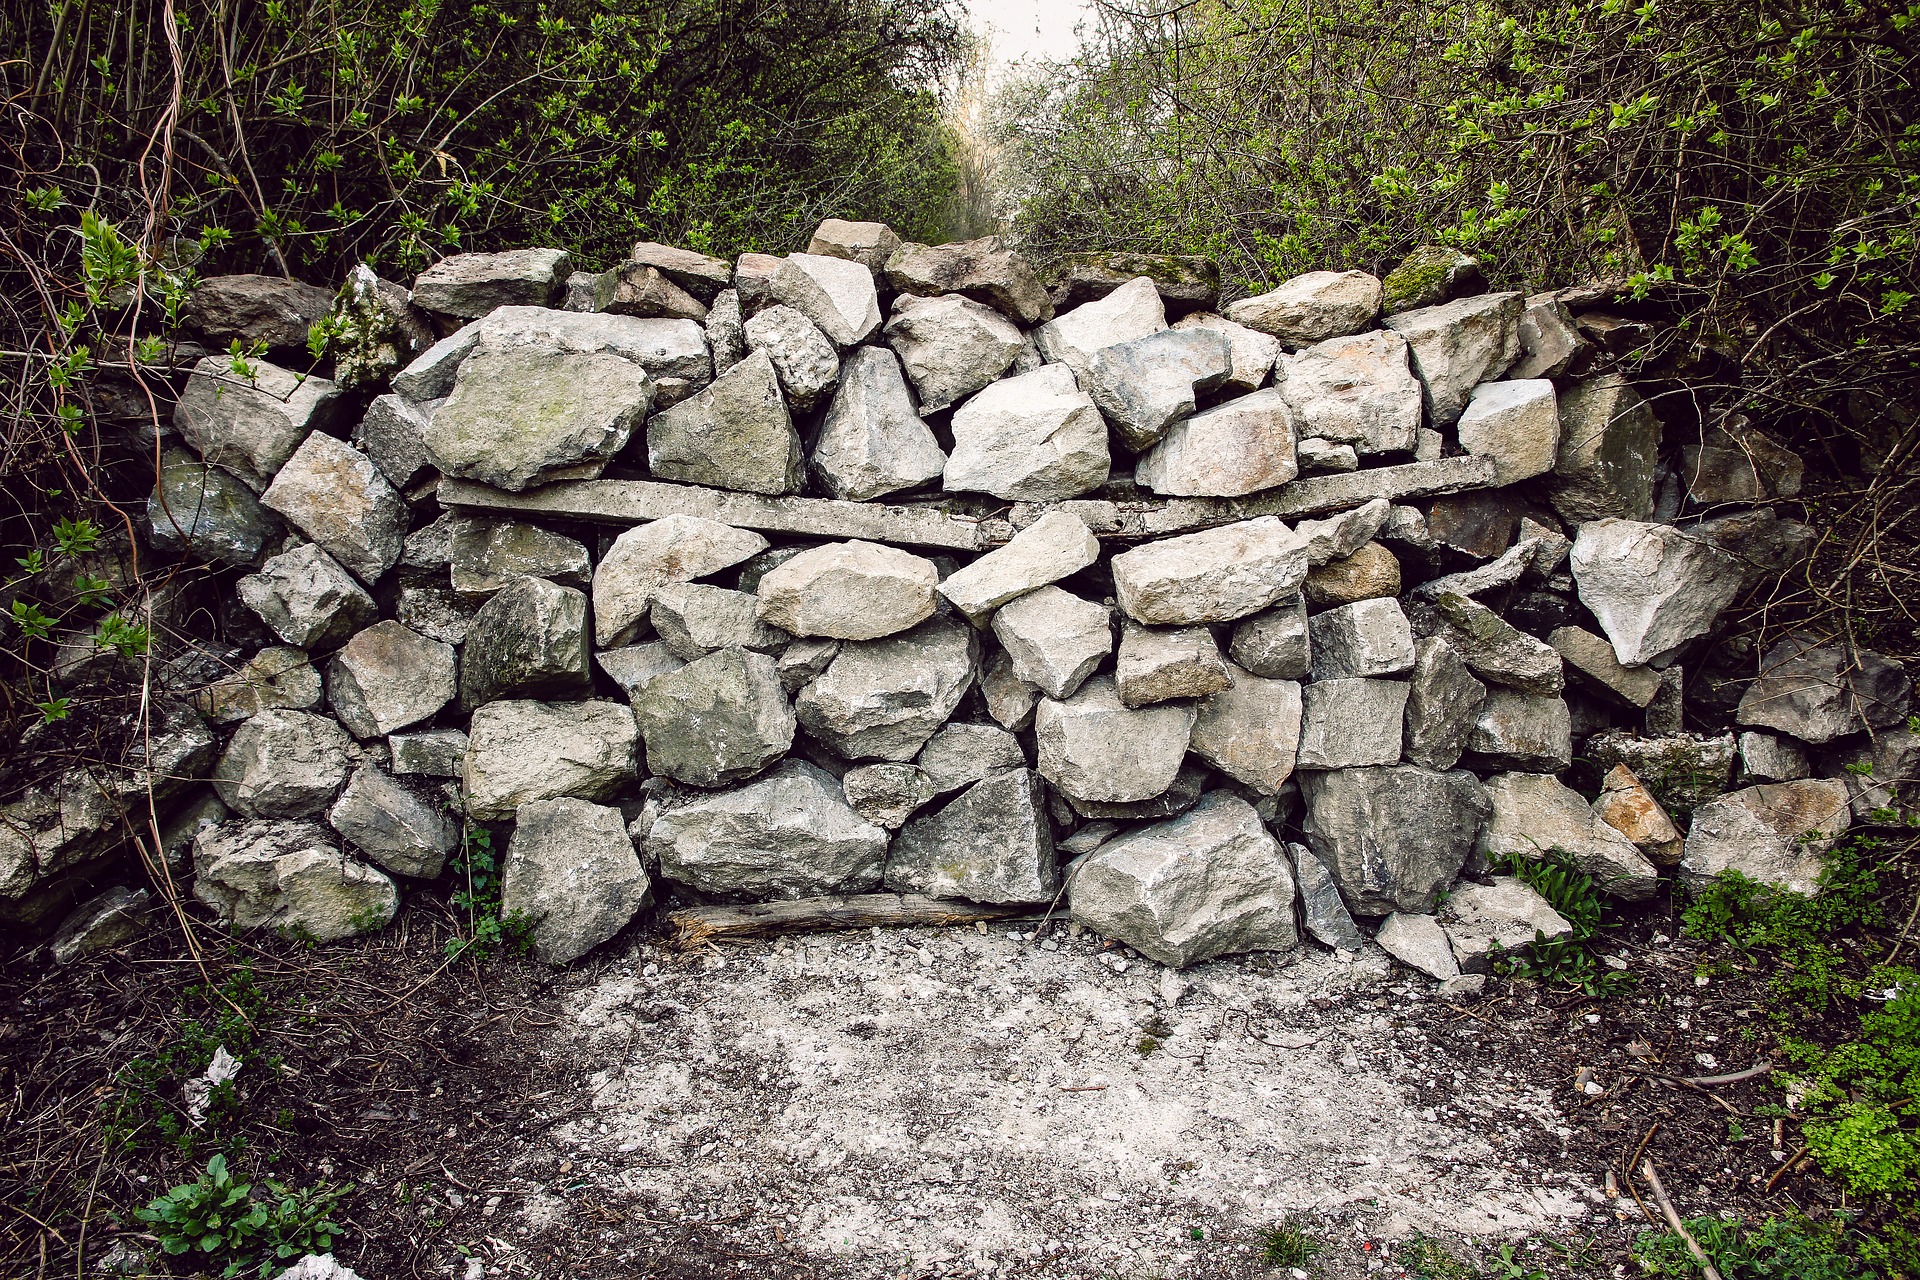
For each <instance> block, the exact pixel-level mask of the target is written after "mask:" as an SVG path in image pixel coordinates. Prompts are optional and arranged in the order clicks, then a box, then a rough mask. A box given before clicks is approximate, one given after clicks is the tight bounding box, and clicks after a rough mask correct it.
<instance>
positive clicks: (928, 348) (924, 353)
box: [885, 293, 1024, 413]
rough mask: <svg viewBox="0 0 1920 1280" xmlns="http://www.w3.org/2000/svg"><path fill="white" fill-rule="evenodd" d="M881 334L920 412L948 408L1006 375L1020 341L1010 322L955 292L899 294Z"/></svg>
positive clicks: (989, 308) (1015, 328)
mask: <svg viewBox="0 0 1920 1280" xmlns="http://www.w3.org/2000/svg"><path fill="white" fill-rule="evenodd" d="M885 334H886V341H887V345H888V346H890V347H892V348H893V350H894V353H895V354H896V355H898V356H899V357H900V363H901V365H902V366H903V367H904V368H905V370H906V375H907V378H908V379H909V380H910V381H912V383H913V389H914V391H915V392H916V393H918V395H919V397H920V409H921V411H922V412H924V413H936V412H938V411H939V410H941V409H946V408H950V407H951V406H953V405H955V404H958V403H959V402H960V401H962V400H964V399H966V398H967V397H968V396H970V395H972V394H973V393H974V392H976V391H978V390H980V389H981V388H982V387H985V386H986V385H988V384H989V383H991V382H992V381H993V380H994V379H995V378H998V377H999V376H1000V375H1001V374H1003V373H1005V372H1006V371H1007V370H1008V369H1009V368H1010V367H1011V366H1012V365H1013V362H1014V360H1015V358H1016V357H1017V356H1019V354H1020V350H1021V346H1022V343H1023V341H1024V339H1023V337H1022V335H1021V333H1020V330H1019V328H1018V327H1017V326H1015V325H1014V324H1013V322H1012V321H1010V320H1008V319H1007V318H1006V317H1005V316H1003V315H1001V314H1000V313H999V312H997V311H995V310H994V309H993V308H992V307H987V306H982V305H981V304H980V303H978V302H975V301H973V300H972V299H971V298H963V297H961V296H960V295H959V294H957V293H948V294H942V295H940V296H939V297H934V298H921V297H915V296H914V295H913V294H910V293H908V294H902V295H900V297H898V298H896V299H895V300H894V303H893V314H892V316H890V317H889V318H888V320H887V324H886V329H885Z"/></svg>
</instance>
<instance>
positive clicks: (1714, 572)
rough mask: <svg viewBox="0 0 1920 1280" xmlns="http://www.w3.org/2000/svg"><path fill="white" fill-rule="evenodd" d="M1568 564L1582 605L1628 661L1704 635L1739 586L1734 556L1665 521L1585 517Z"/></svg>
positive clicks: (1636, 663) (1634, 661)
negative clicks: (1649, 521)
mask: <svg viewBox="0 0 1920 1280" xmlns="http://www.w3.org/2000/svg"><path fill="white" fill-rule="evenodd" d="M1569 562H1570V565H1571V567H1572V570H1573V579H1574V581H1575V582H1576V583H1578V584H1579V588H1580V602H1581V603H1582V604H1584V605H1586V606H1587V608H1589V609H1591V610H1592V611H1593V616H1594V617H1595V618H1597V619H1599V621H1600V627H1601V630H1603V631H1605V632H1606V634H1607V639H1608V640H1610V641H1611V642H1612V643H1613V652H1614V655H1615V656H1616V657H1617V658H1618V659H1619V660H1620V662H1621V663H1622V664H1623V665H1627V666H1642V665H1644V664H1646V663H1649V662H1652V661H1654V660H1656V659H1658V658H1660V657H1661V656H1663V655H1665V654H1669V653H1671V652H1672V651H1673V650H1675V649H1677V648H1679V647H1680V646H1681V645H1683V644H1685V643H1686V642H1687V641H1689V640H1692V639H1694V638H1695V637H1697V636H1703V635H1706V634H1707V633H1708V632H1710V631H1712V630H1713V624H1714V623H1715V621H1716V620H1718V618H1719V616H1720V611H1721V610H1722V609H1724V608H1726V607H1727V606H1728V605H1729V604H1731V603H1733V598H1734V597H1735V596H1736V595H1738V594H1739V591H1740V570H1739V566H1738V564H1736V563H1735V561H1734V559H1733V557H1732V556H1730V555H1728V554H1726V553H1725V552H1724V551H1721V550H1720V549H1719V548H1717V547H1715V546H1713V545H1712V544H1711V543H1708V542H1706V541H1704V540H1702V539H1700V538H1695V537H1691V536H1689V535H1688V534H1687V533H1686V532H1685V531H1683V530H1680V529H1676V528H1674V527H1673V526H1671V525H1663V524H1641V523H1637V522H1635V521H1631V520H1614V519H1601V520H1594V521H1591V522H1589V523H1587V524H1583V525H1581V526H1580V533H1579V536H1577V537H1576V538H1575V539H1574V540H1573V551H1572V553H1571V555H1570V556H1569Z"/></svg>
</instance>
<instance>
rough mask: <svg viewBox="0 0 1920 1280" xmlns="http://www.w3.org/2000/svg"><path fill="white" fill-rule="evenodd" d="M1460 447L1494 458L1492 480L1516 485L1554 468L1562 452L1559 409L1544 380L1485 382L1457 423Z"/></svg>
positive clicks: (1474, 390)
mask: <svg viewBox="0 0 1920 1280" xmlns="http://www.w3.org/2000/svg"><path fill="white" fill-rule="evenodd" d="M1456 430H1457V431H1458V433H1459V437H1460V447H1461V448H1462V449H1465V450H1466V451H1467V452H1468V453H1471V454H1478V455H1480V456H1482V457H1488V458H1492V459H1493V466H1494V473H1493V475H1494V483H1495V484H1500V485H1508V484H1514V483H1516V482H1518V481H1521V480H1526V479H1529V478H1530V477H1533V476H1537V475H1544V474H1546V473H1547V472H1549V471H1551V470H1553V464H1554V460H1555V459H1556V458H1558V457H1559V455H1560V408H1559V402H1558V401H1557V400H1556V399H1555V397H1554V392H1553V383H1551V382H1549V381H1547V380H1546V379H1545V378H1525V379H1519V380H1514V381H1507V382H1483V383H1481V384H1480V385H1479V386H1477V387H1475V388H1474V389H1473V391H1472V393H1471V394H1470V395H1469V396H1468V399H1467V407H1466V409H1465V410H1464V411H1462V413H1461V414H1460V421H1459V423H1458V424H1457V426H1456Z"/></svg>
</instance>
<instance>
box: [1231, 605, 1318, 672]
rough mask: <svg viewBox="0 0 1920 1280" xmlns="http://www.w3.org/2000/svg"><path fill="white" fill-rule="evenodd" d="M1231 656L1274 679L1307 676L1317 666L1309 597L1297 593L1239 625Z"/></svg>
mask: <svg viewBox="0 0 1920 1280" xmlns="http://www.w3.org/2000/svg"><path fill="white" fill-rule="evenodd" d="M1227 656H1228V657H1229V658H1231V659H1233V661H1234V662H1236V663H1238V664H1239V665H1240V666H1243V667H1245V668H1246V669H1247V670H1248V671H1251V672H1252V673H1253V674H1254V675H1257V676H1265V677H1267V678H1268V679H1270V680H1299V679H1301V678H1303V677H1304V676H1305V675H1306V674H1307V672H1308V671H1310V670H1311V669H1312V666H1313V662H1312V658H1313V646H1312V643H1311V640H1310V633H1309V632H1308V630H1307V602H1306V601H1305V599H1303V598H1301V597H1298V596H1296V597H1295V598H1294V599H1293V600H1291V601H1289V602H1287V603H1285V604H1282V605H1279V606H1278V607H1276V608H1273V609H1269V610H1267V612H1265V613H1259V614H1255V615H1254V616H1253V617H1251V618H1248V619H1247V620H1246V621H1244V622H1242V623H1240V624H1239V625H1237V626H1235V627H1234V629H1233V640H1232V642H1231V643H1229V644H1228V646H1227Z"/></svg>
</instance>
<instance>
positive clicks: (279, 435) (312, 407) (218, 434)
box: [173, 356, 343, 493]
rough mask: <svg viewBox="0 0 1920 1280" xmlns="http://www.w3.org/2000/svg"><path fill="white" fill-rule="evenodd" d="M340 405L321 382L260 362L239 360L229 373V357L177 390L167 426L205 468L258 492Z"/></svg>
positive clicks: (197, 371)
mask: <svg viewBox="0 0 1920 1280" xmlns="http://www.w3.org/2000/svg"><path fill="white" fill-rule="evenodd" d="M243 374H244V375H245V376H243ZM342 405H343V402H342V400H341V396H340V389H339V388H338V387H337V386H335V385H334V384H333V383H331V382H329V381H327V380H326V379H325V378H315V377H311V376H309V375H306V374H300V373H295V372H293V371H292V370H290V369H282V368H281V367H280V366H279V365H277V364H272V363H270V362H268V361H266V360H249V361H246V362H245V367H244V370H243V371H242V372H241V373H236V372H235V371H234V357H232V356H207V357H205V358H203V359H202V360H201V361H200V362H199V363H198V364H196V365H194V367H193V373H192V374H191V376H189V377H188V378H187V385H186V386H185V387H184V388H183V389H182V390H181V392H180V399H179V402H178V403H177V404H175V406H174V410H173V427H174V430H176V431H178V432H179V433H180V437H181V439H183V440H185V441H186V442H187V443H188V444H190V445H192V446H193V449H194V452H196V453H198V454H199V455H200V458H201V460H202V461H204V462H205V463H207V465H208V466H214V467H221V468H223V469H225V470H226V471H228V472H230V473H232V474H233V475H234V476H236V477H238V478H239V480H240V482H241V483H242V484H244V485H246V486H247V488H249V489H251V490H253V492H255V493H261V492H264V491H265V489H266V487H267V485H268V484H270V483H271V482H272V480H273V477H274V474H275V473H276V472H278V471H279V470H280V468H281V467H282V466H283V465H285V464H286V461H287V459H288V458H291V457H292V456H293V451H294V450H295V449H298V448H299V447H300V442H301V441H302V440H305V439H306V438H307V437H308V436H309V435H311V434H312V433H313V432H315V431H324V430H326V429H327V428H328V427H330V426H332V425H333V424H334V423H335V422H336V421H337V420H338V418H339V416H340V413H341V411H342Z"/></svg>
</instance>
